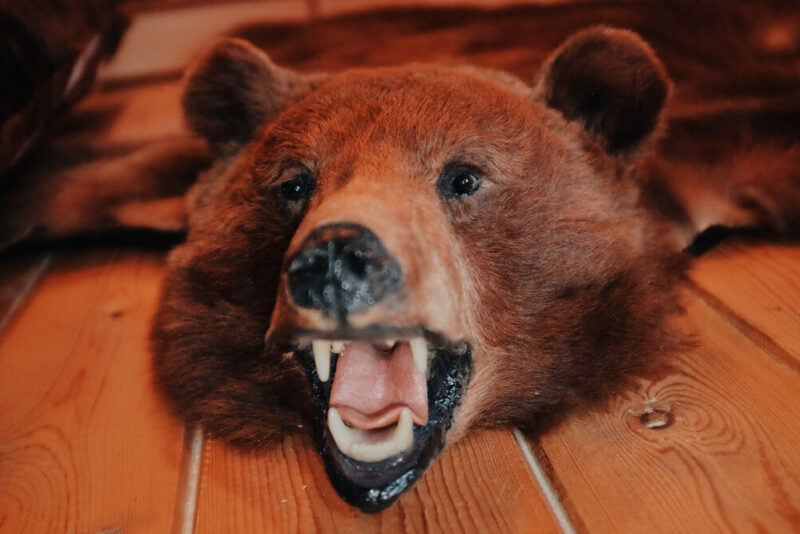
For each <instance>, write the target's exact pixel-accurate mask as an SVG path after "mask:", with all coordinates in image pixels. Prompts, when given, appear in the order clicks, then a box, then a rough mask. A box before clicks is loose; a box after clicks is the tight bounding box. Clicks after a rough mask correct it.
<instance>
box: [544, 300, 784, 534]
mask: <svg viewBox="0 0 800 534" xmlns="http://www.w3.org/2000/svg"><path fill="white" fill-rule="evenodd" d="M686 321H687V322H690V323H692V327H691V328H692V330H695V331H696V332H698V338H697V340H698V343H699V344H698V346H697V347H696V348H693V349H690V350H687V351H686V352H685V353H683V354H680V355H677V357H675V358H674V360H673V368H672V370H671V371H670V372H669V373H667V374H666V376H664V377H663V378H661V379H659V380H657V381H652V382H646V383H643V384H642V387H641V390H640V391H637V392H632V393H630V394H629V395H628V396H626V397H625V398H622V399H619V400H618V401H617V402H615V403H614V404H613V405H612V406H611V407H610V409H608V410H599V411H597V412H593V413H586V414H583V415H576V416H574V417H572V418H570V419H569V420H568V421H566V422H565V423H564V424H562V425H561V426H560V427H558V428H557V429H555V430H554V431H552V432H550V433H549V434H546V435H544V436H542V437H541V438H540V439H539V441H538V442H537V443H534V447H536V448H538V450H539V453H540V455H541V456H542V458H543V459H544V460H545V461H547V462H549V464H550V470H551V474H552V476H553V477H554V479H555V480H556V483H557V484H558V486H559V487H560V488H561V491H562V493H563V494H564V497H565V500H566V504H567V508H568V509H569V510H570V511H571V513H572V515H573V517H575V518H576V519H577V523H578V524H581V525H584V526H585V528H586V529H588V530H589V531H592V532H654V533H655V532H665V533H666V532H770V533H780V532H787V533H788V532H797V531H798V530H800V455H798V451H800V411H798V410H797V406H798V405H800V379H799V378H798V376H797V375H796V374H795V373H794V372H793V371H792V370H790V369H788V368H787V367H785V366H783V365H781V364H779V363H778V362H776V361H775V360H774V359H773V358H771V357H770V356H769V355H768V354H766V353H764V352H763V351H761V350H760V349H759V348H758V347H756V346H755V345H754V344H752V343H750V342H749V341H748V340H747V339H746V338H745V337H744V336H743V335H742V334H741V333H740V332H738V331H737V330H735V329H734V328H732V327H731V326H730V325H729V324H728V323H727V322H726V321H724V319H723V318H721V317H720V316H719V314H717V313H716V312H715V311H714V310H712V309H711V308H709V307H708V306H707V305H705V304H704V303H703V302H701V301H700V300H699V299H697V298H694V297H692V298H690V299H689V301H688V316H687V319H686Z"/></svg>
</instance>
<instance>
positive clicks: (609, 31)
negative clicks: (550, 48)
mask: <svg viewBox="0 0 800 534" xmlns="http://www.w3.org/2000/svg"><path fill="white" fill-rule="evenodd" d="M534 90H535V94H536V98H537V99H538V100H540V101H542V102H544V103H545V104H547V105H548V106H550V107H552V108H555V109H557V110H558V111H560V112H561V113H562V114H563V115H564V117H566V119H567V120H574V121H579V122H580V123H581V124H582V125H583V127H584V129H585V130H587V131H588V132H589V133H590V134H591V135H592V136H594V137H595V138H596V139H597V140H598V141H599V142H600V143H601V144H602V145H603V147H604V148H605V150H606V152H608V153H609V154H612V155H623V154H630V153H632V152H635V151H636V149H637V148H638V147H640V146H642V145H643V143H645V142H646V141H647V140H648V139H650V138H651V137H653V134H654V133H655V132H657V131H658V129H659V125H660V122H661V121H660V118H661V112H662V110H663V109H664V104H665V103H666V100H667V96H668V95H669V92H670V81H669V78H668V77H667V74H666V70H665V69H664V65H663V64H662V63H661V61H660V60H659V59H658V58H657V57H656V55H655V53H654V52H653V49H652V48H650V46H649V45H648V44H647V43H646V42H645V41H644V40H643V39H642V38H641V37H639V35H638V34H636V33H634V32H632V31H628V30H620V29H615V28H609V27H603V26H599V27H595V28H591V29H588V30H584V31H581V32H579V33H576V34H575V35H573V36H572V37H570V38H569V39H567V41H565V42H564V43H563V44H562V45H561V47H559V48H558V50H556V51H555V52H554V53H553V55H552V56H551V57H550V58H549V59H548V60H547V61H546V62H545V64H544V67H543V69H542V72H541V74H540V77H539V80H538V82H537V84H536V86H535V87H534Z"/></svg>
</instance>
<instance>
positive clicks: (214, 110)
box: [183, 39, 326, 153]
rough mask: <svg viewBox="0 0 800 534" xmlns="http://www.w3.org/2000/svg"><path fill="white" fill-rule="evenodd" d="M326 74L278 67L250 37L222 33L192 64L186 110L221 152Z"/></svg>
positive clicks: (194, 127)
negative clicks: (223, 37) (243, 37)
mask: <svg viewBox="0 0 800 534" xmlns="http://www.w3.org/2000/svg"><path fill="white" fill-rule="evenodd" d="M325 77H326V75H324V74H302V73H299V72H296V71H293V70H289V69H285V68H282V67H279V66H278V65H276V64H275V63H273V62H272V61H271V60H270V59H269V57H268V56H267V54H265V53H264V52H262V51H261V50H259V49H258V48H256V47H255V46H253V45H252V44H250V43H249V42H248V41H245V40H243V39H224V40H222V41H220V42H219V43H217V44H216V45H214V46H212V47H211V48H210V49H209V50H208V51H207V52H206V53H205V54H204V55H202V56H201V57H200V58H199V59H198V60H197V61H195V63H194V64H193V65H192V67H190V69H189V71H188V73H187V75H186V87H185V90H184V94H183V112H184V116H185V117H186V122H187V123H188V125H189V127H190V128H191V129H192V130H193V131H194V132H195V133H196V134H198V135H199V136H200V137H203V138H205V139H206V140H207V141H209V143H210V145H211V147H212V148H213V149H214V151H215V152H218V153H219V152H225V151H226V150H229V149H231V148H233V149H235V148H236V147H238V146H241V145H243V144H245V143H247V142H248V141H250V140H251V139H252V137H253V135H254V134H255V133H256V130H258V128H260V127H261V126H262V125H264V124H265V123H267V122H269V121H270V120H272V119H274V118H275V117H276V116H277V115H278V114H280V113H281V112H282V111H283V110H284V109H286V108H287V107H288V106H289V105H291V104H292V103H293V102H296V101H298V100H300V99H301V98H302V97H303V96H305V95H306V94H308V93H309V92H310V91H311V90H313V89H314V87H316V86H317V85H319V83H321V82H322V81H323V80H324V78H325Z"/></svg>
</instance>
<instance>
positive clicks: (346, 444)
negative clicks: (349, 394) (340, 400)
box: [328, 407, 414, 462]
mask: <svg viewBox="0 0 800 534" xmlns="http://www.w3.org/2000/svg"><path fill="white" fill-rule="evenodd" d="M328 428H329V429H330V431H331V436H333V441H335V442H336V446H337V447H338V448H339V450H340V451H342V453H343V454H345V455H346V456H349V457H350V458H352V459H354V460H358V461H360V462H380V461H381V460H385V459H386V458H388V457H390V456H393V455H395V454H398V453H401V452H403V451H404V450H406V449H408V448H409V447H411V445H412V443H413V442H414V423H413V422H412V420H411V410H409V409H408V408H403V409H402V411H401V412H400V419H399V420H398V422H397V426H395V428H394V429H393V430H392V431H391V433H389V434H388V435H386V434H387V433H388V431H376V430H362V429H360V428H351V427H349V426H347V425H345V424H344V421H342V418H341V416H340V415H339V412H338V411H337V410H336V408H333V407H331V408H329V409H328Z"/></svg>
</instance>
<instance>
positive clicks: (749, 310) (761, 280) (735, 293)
mask: <svg viewBox="0 0 800 534" xmlns="http://www.w3.org/2000/svg"><path fill="white" fill-rule="evenodd" d="M690 277H691V280H692V282H694V283H695V284H696V285H697V287H698V288H700V290H701V292H703V293H704V295H703V297H704V298H705V299H706V300H708V301H709V303H710V304H711V305H712V306H714V307H716V308H717V309H719V310H720V312H721V313H723V314H724V315H726V317H727V318H728V319H729V320H731V321H732V322H733V323H735V324H736V326H737V327H738V328H740V329H741V330H743V331H744V332H745V333H746V334H748V335H749V337H750V338H751V339H752V340H753V341H754V342H755V343H756V344H758V345H759V346H761V347H762V348H764V349H766V350H767V351H768V352H771V353H775V355H776V356H777V357H779V358H781V359H782V360H783V361H784V362H786V363H787V364H788V365H790V366H792V367H794V368H795V369H796V370H798V371H800V247H797V246H794V247H792V246H781V245H774V244H765V243H757V242H746V241H741V240H736V241H730V242H726V243H723V244H722V245H721V246H719V247H717V248H716V249H714V250H712V251H710V252H709V253H708V254H706V255H704V256H703V257H702V258H700V260H699V261H698V262H697V263H696V265H695V266H694V268H693V269H692V270H691V272H690ZM750 334H752V335H750ZM776 346H777V347H776Z"/></svg>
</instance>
